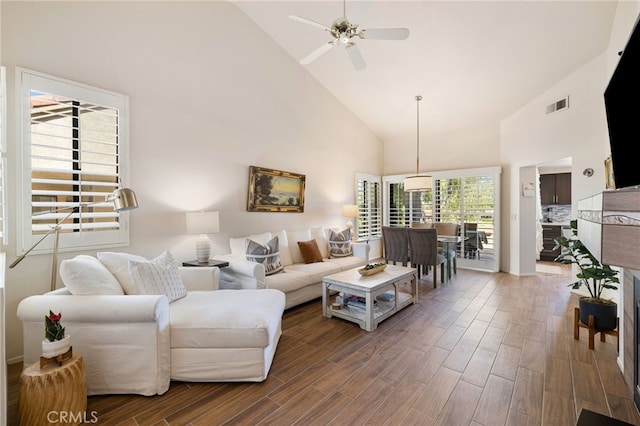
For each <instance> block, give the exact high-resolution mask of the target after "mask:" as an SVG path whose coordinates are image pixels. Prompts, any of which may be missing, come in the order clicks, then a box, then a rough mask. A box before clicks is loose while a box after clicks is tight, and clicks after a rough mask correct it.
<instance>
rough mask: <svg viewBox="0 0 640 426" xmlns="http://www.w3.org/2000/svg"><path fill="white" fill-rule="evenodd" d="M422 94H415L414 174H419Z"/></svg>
mask: <svg viewBox="0 0 640 426" xmlns="http://www.w3.org/2000/svg"><path fill="white" fill-rule="evenodd" d="M421 100H422V96H420V95H418V96H416V176H418V175H419V174H420V101H421Z"/></svg>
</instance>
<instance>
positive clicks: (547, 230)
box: [540, 225, 562, 261]
mask: <svg viewBox="0 0 640 426" xmlns="http://www.w3.org/2000/svg"><path fill="white" fill-rule="evenodd" d="M560 235H562V226H560V225H542V243H543V248H542V251H541V252H540V260H547V261H553V260H555V258H556V257H558V255H559V254H560V249H558V250H554V249H553V247H554V246H555V245H556V243H555V241H553V239H554V238H556V237H559V236H560Z"/></svg>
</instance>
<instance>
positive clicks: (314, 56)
mask: <svg viewBox="0 0 640 426" xmlns="http://www.w3.org/2000/svg"><path fill="white" fill-rule="evenodd" d="M332 47H333V42H331V41H330V42H328V43H325V44H323V45H322V46H320V47H319V48H317V49H316V50H314V51H313V52H311V53H309V54H308V55H307V56H305V57H304V58H302V59H301V60H300V63H301V64H302V65H307V64H310V63H311V62H313V61H315V60H316V59H318V58H319V57H320V56H321V55H323V54H324V53H326V52H328V51H329V50H331V48H332Z"/></svg>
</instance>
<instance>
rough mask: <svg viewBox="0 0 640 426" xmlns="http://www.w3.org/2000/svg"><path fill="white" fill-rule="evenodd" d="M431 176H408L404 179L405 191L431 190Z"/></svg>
mask: <svg viewBox="0 0 640 426" xmlns="http://www.w3.org/2000/svg"><path fill="white" fill-rule="evenodd" d="M431 182H432V181H431V176H409V177H408V178H405V180H404V190H405V191H406V192H420V191H430V190H431Z"/></svg>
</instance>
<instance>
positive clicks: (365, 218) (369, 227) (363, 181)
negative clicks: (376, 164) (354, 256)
mask: <svg viewBox="0 0 640 426" xmlns="http://www.w3.org/2000/svg"><path fill="white" fill-rule="evenodd" d="M380 187H381V179H380V176H373V175H367V174H364V173H357V174H356V204H357V205H358V239H362V240H369V239H372V238H380V237H381V236H382V203H381V190H380Z"/></svg>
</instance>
